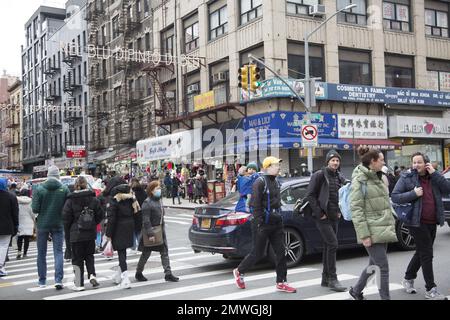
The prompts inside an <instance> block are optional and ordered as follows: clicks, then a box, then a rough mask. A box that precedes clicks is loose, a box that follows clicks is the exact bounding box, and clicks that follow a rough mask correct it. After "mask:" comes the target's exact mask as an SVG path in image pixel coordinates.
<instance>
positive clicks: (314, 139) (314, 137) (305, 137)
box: [302, 124, 319, 148]
mask: <svg viewBox="0 0 450 320" xmlns="http://www.w3.org/2000/svg"><path fill="white" fill-rule="evenodd" d="M318 136H319V133H318V131H317V126H316V125H313V124H310V125H307V126H303V127H302V147H314V148H315V147H317V146H318Z"/></svg>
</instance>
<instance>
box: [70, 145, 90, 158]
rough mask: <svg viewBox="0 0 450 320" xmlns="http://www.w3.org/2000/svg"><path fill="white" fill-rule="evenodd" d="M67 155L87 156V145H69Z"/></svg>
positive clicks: (73, 156) (74, 156)
mask: <svg viewBox="0 0 450 320" xmlns="http://www.w3.org/2000/svg"><path fill="white" fill-rule="evenodd" d="M66 157H67V158H68V159H78V158H86V146H67V148H66Z"/></svg>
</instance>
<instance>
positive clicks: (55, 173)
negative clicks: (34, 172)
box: [47, 166, 60, 180]
mask: <svg viewBox="0 0 450 320" xmlns="http://www.w3.org/2000/svg"><path fill="white" fill-rule="evenodd" d="M47 178H54V179H56V180H59V179H60V175H59V169H58V167H57V166H50V167H49V168H48V172H47Z"/></svg>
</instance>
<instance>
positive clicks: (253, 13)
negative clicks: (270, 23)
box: [240, 0, 262, 25]
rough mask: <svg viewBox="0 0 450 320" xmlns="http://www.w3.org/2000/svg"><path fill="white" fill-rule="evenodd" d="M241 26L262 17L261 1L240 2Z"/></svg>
mask: <svg viewBox="0 0 450 320" xmlns="http://www.w3.org/2000/svg"><path fill="white" fill-rule="evenodd" d="M240 9H241V11H240V12H241V25H242V24H245V23H247V22H250V21H252V20H253V19H256V18H258V17H261V16H262V0H241V7H240Z"/></svg>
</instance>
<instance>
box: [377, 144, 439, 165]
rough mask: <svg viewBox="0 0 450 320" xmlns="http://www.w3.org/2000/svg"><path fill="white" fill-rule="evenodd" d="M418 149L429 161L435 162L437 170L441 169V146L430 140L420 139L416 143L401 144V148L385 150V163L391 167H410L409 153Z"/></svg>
mask: <svg viewBox="0 0 450 320" xmlns="http://www.w3.org/2000/svg"><path fill="white" fill-rule="evenodd" d="M418 151H420V152H422V153H424V154H426V155H427V156H428V157H429V158H430V161H431V162H437V163H438V170H442V169H443V164H444V163H443V161H442V147H441V145H440V144H438V143H435V144H433V142H431V141H420V142H418V144H414V145H407V146H403V147H402V150H393V151H387V154H386V159H387V161H386V163H387V165H388V166H389V167H391V168H394V167H395V166H397V167H399V168H400V167H402V166H404V167H405V168H407V169H408V168H410V167H411V155H412V154H414V153H416V152H418Z"/></svg>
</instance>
